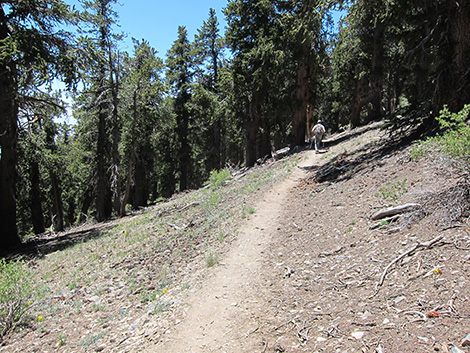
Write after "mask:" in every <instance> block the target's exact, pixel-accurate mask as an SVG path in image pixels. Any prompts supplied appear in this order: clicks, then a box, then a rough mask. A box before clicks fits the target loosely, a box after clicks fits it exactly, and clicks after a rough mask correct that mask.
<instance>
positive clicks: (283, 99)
mask: <svg viewBox="0 0 470 353" xmlns="http://www.w3.org/2000/svg"><path fill="white" fill-rule="evenodd" d="M81 4H82V7H83V10H80V11H79V10H77V9H75V8H72V7H70V6H69V5H67V4H66V2H65V1H62V0H28V1H24V0H2V1H0V224H1V238H0V249H1V250H2V252H8V251H10V250H11V249H13V248H15V247H18V246H20V245H21V244H22V243H24V242H27V240H28V239H29V238H30V237H32V236H34V235H37V234H42V233H45V232H46V231H47V230H50V231H52V232H60V231H63V230H65V229H67V228H69V227H72V226H75V225H78V224H81V223H83V222H87V221H89V220H94V221H97V222H102V221H106V220H108V219H110V218H114V217H122V216H124V215H126V212H129V211H130V210H131V209H139V208H142V207H146V206H148V205H150V204H153V203H156V202H159V201H160V200H164V199H166V198H169V197H171V196H172V195H173V194H174V193H178V192H183V191H185V190H189V189H194V188H198V187H201V186H203V185H204V183H205V181H206V180H208V178H209V177H210V175H211V172H213V171H218V170H222V169H224V168H234V167H240V166H246V167H252V166H254V165H255V164H256V163H258V162H259V161H260V160H262V159H264V158H265V157H269V156H270V155H271V153H272V151H273V150H276V149H279V148H282V147H285V146H290V147H291V148H293V147H294V146H304V145H305V142H306V138H307V137H308V131H309V126H311V124H314V123H316V121H317V120H318V119H319V118H321V119H322V121H324V123H325V125H326V127H327V130H328V131H330V132H335V131H338V130H340V129H347V128H354V127H357V126H360V125H363V124H367V123H369V122H371V121H377V120H385V121H387V123H388V126H389V129H391V131H392V132H393V131H400V130H404V129H412V130H416V131H418V132H421V133H423V132H426V131H430V130H431V129H433V128H434V127H435V125H436V123H435V119H434V117H436V116H437V115H438V113H439V112H440V111H441V109H443V108H444V107H445V106H447V108H448V109H449V110H450V111H451V112H457V111H459V110H461V109H462V108H463V107H464V105H465V104H467V103H470V4H469V2H468V1H461V0H458V1H456V0H452V1H451V0H418V1H395V0H369V1H366V0H356V1H353V0H352V1H340V0H304V1H299V0H274V1H271V0H270V1H268V0H229V1H228V2H227V4H226V7H225V8H224V11H223V14H217V13H216V12H215V11H214V10H213V9H208V17H207V20H205V21H203V23H202V25H201V27H200V28H199V29H198V31H197V34H196V35H195V36H194V38H189V35H188V32H187V30H186V28H185V27H184V26H180V27H179V28H178V33H177V37H176V38H175V40H174V42H173V45H172V47H171V48H170V50H169V51H168V53H167V55H166V58H165V59H164V60H162V59H160V58H159V57H158V56H157V53H156V51H155V49H154V48H152V47H151V46H150V45H149V43H148V41H146V40H145V39H133V44H134V48H133V50H132V52H124V51H121V50H120V49H119V48H120V43H121V41H122V40H123V34H122V33H120V32H118V31H116V30H115V29H116V25H117V24H118V16H117V13H116V9H115V7H116V5H117V0H81ZM335 11H341V12H342V13H344V14H345V15H344V17H342V20H341V22H340V24H339V28H336V26H335V23H334V21H333V17H332V14H333V13H334V12H335ZM218 16H219V17H220V16H224V18H225V20H226V23H227V26H226V28H225V29H222V28H220V25H219V21H218ZM57 80H60V81H61V82H64V84H65V85H66V90H67V92H68V94H69V95H70V97H71V98H72V101H73V107H72V112H71V114H72V115H73V117H74V121H75V122H74V123H73V124H66V123H64V122H58V121H59V120H58V119H57V118H58V117H60V116H61V115H63V114H64V111H65V106H66V104H65V102H64V101H63V98H62V97H63V96H62V95H61V94H60V92H57V91H56V90H55V89H53V82H55V81H57Z"/></svg>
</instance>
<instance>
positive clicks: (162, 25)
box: [65, 0, 228, 58]
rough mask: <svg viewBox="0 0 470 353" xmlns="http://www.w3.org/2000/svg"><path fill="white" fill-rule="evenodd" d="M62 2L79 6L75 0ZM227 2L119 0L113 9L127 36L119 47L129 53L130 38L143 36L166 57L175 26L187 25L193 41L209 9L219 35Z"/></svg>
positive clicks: (139, 38)
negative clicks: (216, 23) (217, 22)
mask: <svg viewBox="0 0 470 353" xmlns="http://www.w3.org/2000/svg"><path fill="white" fill-rule="evenodd" d="M65 2H66V3H68V4H70V5H75V6H77V8H79V6H78V0H65ZM227 3H228V0H163V1H162V0H118V3H117V4H115V6H114V10H115V11H116V12H117V13H118V15H119V19H118V22H119V24H120V26H121V27H120V31H122V32H124V33H125V34H126V35H127V36H128V37H127V38H126V39H125V42H124V43H123V46H122V49H123V50H126V51H128V52H130V53H132V50H133V45H132V41H131V37H134V38H136V39H138V40H141V39H146V40H147V41H149V43H150V45H151V46H152V47H153V48H155V49H156V50H157V51H158V55H159V56H160V57H161V58H165V57H166V53H167V51H168V49H170V47H171V46H172V44H173V42H174V41H175V40H176V38H177V36H178V26H185V27H186V29H187V30H188V34H189V40H190V41H192V40H193V39H194V35H195V34H196V33H197V29H198V28H201V27H202V23H203V21H207V19H208V18H209V9H210V8H213V9H214V10H215V11H216V15H217V19H218V21H219V25H220V31H221V32H220V33H221V35H222V34H223V32H224V27H225V20H224V14H223V13H222V9H223V8H225V7H226V6H227Z"/></svg>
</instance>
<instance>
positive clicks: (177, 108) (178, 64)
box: [166, 26, 194, 191]
mask: <svg viewBox="0 0 470 353" xmlns="http://www.w3.org/2000/svg"><path fill="white" fill-rule="evenodd" d="M166 66H167V68H168V70H167V75H166V76H167V79H168V82H169V84H170V86H171V94H172V97H173V111H174V114H175V116H176V136H177V138H178V148H177V156H178V171H179V189H180V191H183V190H186V189H188V187H189V183H190V179H189V174H190V171H191V168H192V160H191V144H190V141H189V140H188V136H189V134H190V131H189V126H190V117H191V111H190V102H191V96H192V92H191V83H192V80H193V74H194V60H193V56H192V51H191V44H190V42H189V40H188V32H187V31H186V28H185V27H183V26H180V27H178V38H177V39H176V40H175V42H174V43H173V46H172V47H171V48H170V50H169V51H168V57H167V61H166Z"/></svg>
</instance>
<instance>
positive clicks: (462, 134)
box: [411, 105, 470, 177]
mask: <svg viewBox="0 0 470 353" xmlns="http://www.w3.org/2000/svg"><path fill="white" fill-rule="evenodd" d="M469 112H470V105H466V106H465V107H464V108H463V109H462V110H461V111H460V112H458V113H451V112H450V111H449V109H448V108H447V106H445V107H444V109H442V110H441V112H440V116H439V117H437V118H436V119H437V121H438V123H439V126H440V127H441V128H442V130H443V133H442V134H441V135H440V136H435V137H430V138H428V139H427V140H426V141H424V142H422V143H420V144H419V145H417V146H416V147H415V148H414V149H413V150H412V152H411V156H412V158H419V157H422V156H427V157H429V156H431V157H432V156H433V155H434V154H435V152H436V151H440V152H442V153H443V154H444V155H445V156H447V157H449V158H448V159H446V160H447V162H449V163H450V164H451V165H452V166H453V167H455V168H457V172H460V173H461V174H463V175H465V176H467V177H468V176H469V175H470V126H469V125H468V121H467V119H468V118H469V117H468V115H469Z"/></svg>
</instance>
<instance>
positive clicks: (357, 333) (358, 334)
mask: <svg viewBox="0 0 470 353" xmlns="http://www.w3.org/2000/svg"><path fill="white" fill-rule="evenodd" d="M364 334H365V332H362V331H354V332H353V333H351V336H352V337H354V338H355V339H357V340H360V339H361V338H362V337H364Z"/></svg>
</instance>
